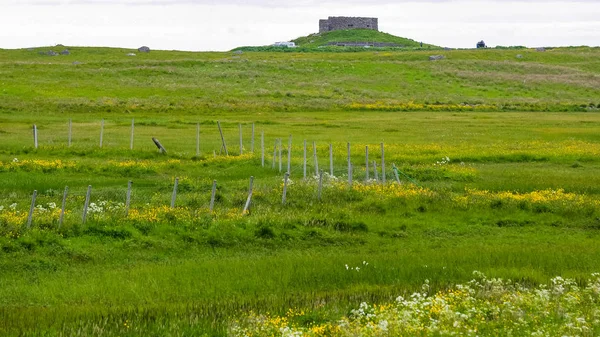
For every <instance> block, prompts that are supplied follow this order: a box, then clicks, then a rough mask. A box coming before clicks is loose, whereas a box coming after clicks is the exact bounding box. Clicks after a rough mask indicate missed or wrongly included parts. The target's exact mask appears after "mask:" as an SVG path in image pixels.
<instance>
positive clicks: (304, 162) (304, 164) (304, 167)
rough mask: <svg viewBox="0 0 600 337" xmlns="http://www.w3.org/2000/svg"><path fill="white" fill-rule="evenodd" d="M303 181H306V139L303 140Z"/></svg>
mask: <svg viewBox="0 0 600 337" xmlns="http://www.w3.org/2000/svg"><path fill="white" fill-rule="evenodd" d="M302 168H303V172H304V179H306V139H305V140H304V161H303V166H302Z"/></svg>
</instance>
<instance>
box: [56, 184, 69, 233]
mask: <svg viewBox="0 0 600 337" xmlns="http://www.w3.org/2000/svg"><path fill="white" fill-rule="evenodd" d="M68 193H69V186H65V191H64V192H63V198H62V206H61V208H60V217H59V218H58V229H60V227H62V224H63V220H64V218H65V207H66V206H67V194H68Z"/></svg>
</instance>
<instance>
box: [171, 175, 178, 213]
mask: <svg viewBox="0 0 600 337" xmlns="http://www.w3.org/2000/svg"><path fill="white" fill-rule="evenodd" d="M177 186H179V178H175V184H174V185H173V195H172V196H171V208H175V199H176V198H177Z"/></svg>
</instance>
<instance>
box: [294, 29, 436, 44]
mask: <svg viewBox="0 0 600 337" xmlns="http://www.w3.org/2000/svg"><path fill="white" fill-rule="evenodd" d="M292 42H294V43H296V45H298V46H300V47H306V48H315V47H322V46H327V45H328V44H329V43H333V42H378V43H390V44H396V45H399V46H402V47H403V48H420V47H421V42H419V41H415V40H411V39H407V38H404V37H399V36H394V35H392V34H388V33H382V32H378V31H376V30H372V29H349V30H336V31H332V32H327V33H315V34H311V35H308V36H304V37H299V38H297V39H295V40H292ZM423 47H424V48H439V47H437V46H434V45H430V44H425V43H424V44H423Z"/></svg>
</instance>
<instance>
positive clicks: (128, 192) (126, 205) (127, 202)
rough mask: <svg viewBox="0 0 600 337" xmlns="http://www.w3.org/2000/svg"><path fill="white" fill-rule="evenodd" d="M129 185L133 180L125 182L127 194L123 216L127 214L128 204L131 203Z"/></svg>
mask: <svg viewBox="0 0 600 337" xmlns="http://www.w3.org/2000/svg"><path fill="white" fill-rule="evenodd" d="M131 185H133V181H131V180H130V181H128V182H127V194H126V196H125V217H128V216H129V205H130V204H131Z"/></svg>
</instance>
